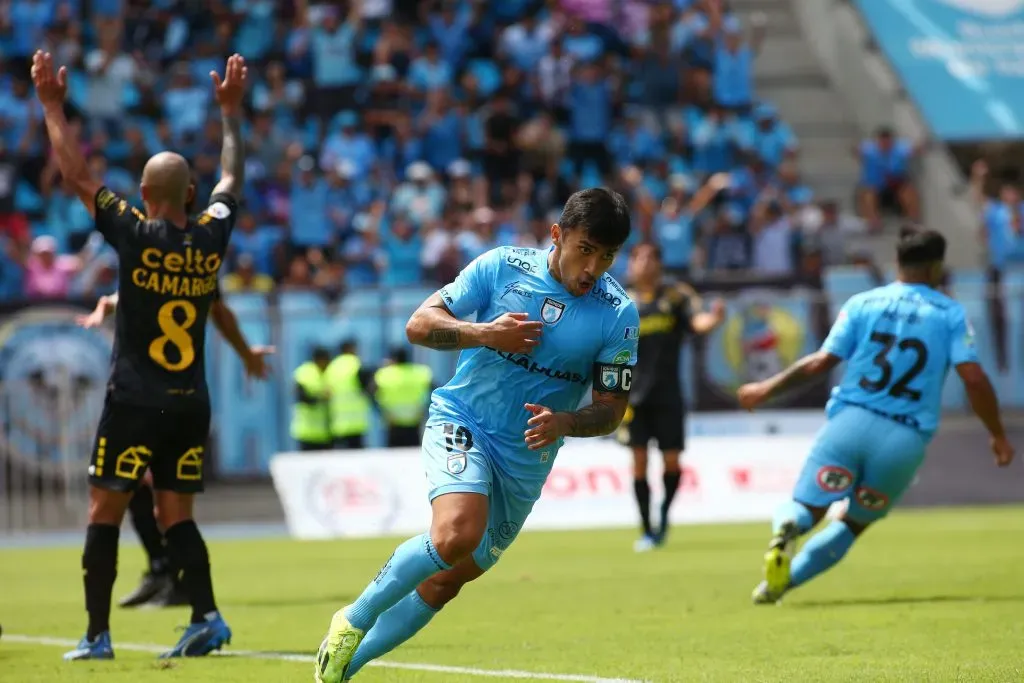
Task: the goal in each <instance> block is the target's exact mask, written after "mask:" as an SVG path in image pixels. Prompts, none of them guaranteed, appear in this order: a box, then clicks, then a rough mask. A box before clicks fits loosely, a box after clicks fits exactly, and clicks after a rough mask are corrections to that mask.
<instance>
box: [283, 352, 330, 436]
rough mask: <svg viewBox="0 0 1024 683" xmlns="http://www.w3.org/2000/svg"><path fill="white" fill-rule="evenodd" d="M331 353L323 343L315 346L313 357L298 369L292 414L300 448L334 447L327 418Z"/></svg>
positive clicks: (295, 373)
mask: <svg viewBox="0 0 1024 683" xmlns="http://www.w3.org/2000/svg"><path fill="white" fill-rule="evenodd" d="M330 362H331V352H330V351H328V350H327V349H325V348H323V347H322V346H318V347H317V348H315V349H313V359H312V360H308V361H306V362H305V363H303V364H302V365H300V366H299V367H297V368H295V372H294V373H293V374H292V379H293V380H294V381H295V410H294V413H293V414H292V430H291V431H292V438H293V439H295V441H296V442H297V443H298V444H299V450H300V451H319V450H324V449H328V448H330V447H331V429H330V420H329V418H328V412H327V408H328V391H327V382H326V381H325V373H324V371H325V370H326V369H327V366H328V364H329V363H330Z"/></svg>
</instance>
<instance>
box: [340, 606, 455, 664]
mask: <svg viewBox="0 0 1024 683" xmlns="http://www.w3.org/2000/svg"><path fill="white" fill-rule="evenodd" d="M438 611H439V610H436V609H434V608H433V607H431V606H430V605H428V604H427V603H425V602H423V598H421V597H420V594H419V593H417V592H416V590H415V589H413V590H412V591H411V592H410V593H409V594H408V595H406V596H405V597H404V598H402V599H401V600H399V601H398V604H397V605H395V606H394V607H392V608H391V609H389V610H388V611H387V612H385V613H384V614H382V615H380V617H379V618H378V619H377V623H376V624H374V625H373V628H371V629H370V632H369V633H367V634H366V637H365V638H363V642H361V643H359V647H358V648H357V649H356V654H355V656H354V657H352V663H351V664H349V667H348V676H349V677H351V676H354V675H355V674H356V672H357V671H359V670H360V669H362V668H363V666H364V665H365V664H366V663H367V662H371V661H373V660H374V659H377V658H378V657H383V656H384V655H386V654H387V653H389V652H391V651H392V650H394V649H395V648H396V647H398V646H399V645H401V644H402V643H404V642H405V641H407V640H409V639H410V638H412V637H413V636H414V635H416V634H417V633H418V632H419V630H420V629H422V628H423V627H424V626H426V625H427V624H428V623H429V622H430V620H431V619H433V618H434V615H435V614H437V613H438Z"/></svg>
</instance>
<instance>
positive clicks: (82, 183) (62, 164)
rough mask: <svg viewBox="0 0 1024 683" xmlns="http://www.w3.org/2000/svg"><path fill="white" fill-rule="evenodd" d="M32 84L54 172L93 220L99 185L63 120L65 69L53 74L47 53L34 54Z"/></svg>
mask: <svg viewBox="0 0 1024 683" xmlns="http://www.w3.org/2000/svg"><path fill="white" fill-rule="evenodd" d="M32 83H33V84H34V85H35V88H36V97H38V98H39V102H40V104H41V105H42V107H43V120H44V121H45V122H46V131H47V133H48V134H49V136H50V146H51V147H52V148H53V155H54V158H56V160H57V168H58V169H60V174H61V176H62V177H63V178H64V182H65V183H67V185H68V186H69V187H70V188H71V189H72V190H73V191H74V193H75V194H76V195H77V196H78V198H79V199H80V200H82V203H83V204H85V208H86V209H88V211H89V215H91V216H93V217H95V216H96V194H97V193H98V192H99V190H100V187H101V186H102V183H101V182H100V180H99V179H97V178H94V177H93V176H92V173H91V172H90V171H89V164H88V162H87V161H86V159H85V156H84V155H83V154H82V148H81V147H80V146H79V141H78V139H77V138H76V137H75V136H74V134H73V133H72V132H71V127H70V126H69V125H68V120H67V117H66V116H64V98H65V96H66V95H67V90H68V81H67V69H66V68H65V67H63V66H62V67H60V69H59V70H57V71H56V72H55V71H54V68H53V57H52V56H51V55H50V53H49V52H43V51H41V50H40V51H37V52H36V53H35V55H33V57H32Z"/></svg>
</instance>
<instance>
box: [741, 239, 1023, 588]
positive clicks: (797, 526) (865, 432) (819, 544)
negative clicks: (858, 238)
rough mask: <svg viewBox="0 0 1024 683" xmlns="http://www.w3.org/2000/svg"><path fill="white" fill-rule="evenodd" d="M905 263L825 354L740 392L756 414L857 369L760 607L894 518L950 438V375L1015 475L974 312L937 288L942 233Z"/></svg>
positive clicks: (856, 300) (786, 526)
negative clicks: (938, 443)
mask: <svg viewBox="0 0 1024 683" xmlns="http://www.w3.org/2000/svg"><path fill="white" fill-rule="evenodd" d="M896 252H897V258H898V261H899V278H898V280H897V281H896V282H894V283H892V284H890V285H887V286H885V287H878V288H876V289H872V290H870V291H867V292H863V293H861V294H858V295H857V296H855V297H853V298H852V299H850V300H849V301H848V302H847V303H846V304H845V305H844V306H843V308H842V310H841V311H840V312H839V316H838V318H837V319H836V322H835V325H833V327H832V331H831V332H830V333H829V335H828V338H827V339H826V340H825V343H824V344H822V347H821V349H820V350H819V351H817V352H816V353H812V354H811V355H809V356H806V357H804V358H802V359H800V360H799V361H797V362H796V363H794V364H793V365H792V366H791V367H789V368H787V369H786V370H783V371H782V372H780V373H779V374H777V375H775V376H774V377H772V378H770V379H767V380H765V381H763V382H755V383H752V384H746V385H744V386H742V387H740V389H739V391H738V396H739V401H740V405H741V406H743V407H744V408H747V409H750V410H753V409H754V408H755V407H757V406H758V405H760V404H762V403H764V402H765V401H767V400H769V399H770V398H772V397H773V396H776V395H777V394H779V393H781V392H783V391H785V390H787V389H790V388H792V387H795V386H798V385H800V384H802V383H805V382H811V381H814V380H815V379H816V378H818V377H819V376H820V375H822V374H825V373H828V372H830V371H831V370H832V369H833V368H834V367H836V366H837V365H838V364H839V363H841V362H843V361H846V362H847V364H846V370H845V372H844V374H843V378H842V381H841V382H840V383H839V386H837V387H835V388H834V389H832V397H831V399H830V400H829V402H828V406H827V407H826V408H825V413H826V416H827V417H828V421H827V422H826V424H825V426H824V427H822V429H821V431H820V432H818V435H817V438H816V439H815V442H814V446H813V447H812V449H811V453H810V456H809V457H808V458H807V461H806V463H805V464H804V468H803V471H802V472H801V473H800V478H799V479H798V481H797V483H796V487H795V489H794V491H793V500H791V501H788V502H787V503H785V504H783V505H782V506H781V507H780V508H779V509H778V510H777V511H776V513H775V518H774V520H773V522H772V530H773V532H774V537H773V538H772V541H771V544H770V545H769V547H768V552H767V553H766V554H765V578H764V581H762V582H761V583H760V584H759V585H758V586H757V587H756V588H755V589H754V594H753V599H754V602H755V603H756V604H773V603H776V602H778V601H779V599H780V598H782V596H783V595H784V594H785V593H787V592H788V591H790V590H792V589H794V588H796V587H797V586H802V585H803V584H805V583H807V582H808V581H810V580H811V579H813V578H814V577H815V576H817V575H818V574H821V573H822V572H824V571H826V570H828V569H829V568H831V567H832V566H833V565H835V564H836V563H837V562H839V560H841V559H842V558H843V556H844V555H845V554H846V552H847V551H848V550H849V549H850V546H852V545H853V542H854V541H855V540H856V539H857V537H858V536H859V535H860V534H861V533H863V532H864V530H865V529H867V527H868V526H869V525H870V524H872V523H873V522H875V521H877V520H879V519H881V518H883V517H885V515H886V514H887V513H888V512H889V510H890V509H892V506H893V505H895V504H896V502H897V501H898V500H899V499H900V497H901V496H902V495H903V493H904V491H906V490H907V487H908V486H909V485H910V482H911V481H912V480H913V478H914V474H915V473H916V472H917V469H918V467H919V466H920V465H921V462H922V461H923V460H924V455H925V449H926V447H927V446H928V442H929V441H930V440H931V438H932V436H933V435H934V434H935V430H936V429H938V426H939V417H940V411H941V405H940V404H941V400H942V386H943V384H944V383H945V381H946V374H947V372H948V371H949V367H950V366H953V367H955V368H956V372H957V374H958V375H960V379H961V380H962V381H963V383H964V386H965V388H966V390H967V395H968V398H969V399H970V402H971V407H972V408H973V409H974V412H975V413H976V414H977V415H978V417H979V418H980V419H981V421H982V422H983V423H984V425H985V427H986V428H987V429H988V431H989V434H990V435H991V447H992V452H993V453H994V454H995V459H996V464H998V465H999V466H1000V467H1005V466H1007V465H1009V464H1010V462H1012V460H1013V447H1012V446H1011V445H1010V443H1009V442H1008V441H1007V439H1006V434H1005V432H1004V431H1003V424H1002V421H1001V420H1000V418H999V403H998V401H997V399H996V395H995V392H994V391H993V389H992V384H991V383H990V382H989V380H988V376H987V375H986V374H985V371H984V370H982V369H981V366H980V365H979V364H978V356H977V353H976V351H975V348H974V331H973V330H972V329H971V326H970V324H969V323H968V322H967V319H966V317H965V315H964V309H963V307H962V306H961V305H960V304H959V303H957V302H956V301H954V300H953V299H951V298H949V297H948V296H946V295H944V294H942V293H941V292H939V291H938V290H937V289H935V287H936V286H937V284H938V283H939V281H940V278H941V277H942V272H943V260H944V258H945V255H946V240H945V238H943V237H942V235H941V234H939V233H938V232H935V231H930V230H927V231H926V230H920V229H917V228H904V229H903V231H902V232H901V234H900V241H899V244H898V245H897V248H896ZM840 500H848V503H849V505H848V507H847V510H846V512H845V513H843V516H842V517H841V518H840V519H837V520H835V521H832V522H831V523H830V524H829V525H828V526H826V527H825V528H824V529H823V530H822V531H820V532H819V533H817V534H815V535H814V536H813V537H812V538H811V539H810V540H808V541H807V543H806V544H805V545H804V547H803V548H802V549H801V550H800V553H799V554H797V555H796V557H795V558H794V557H792V554H793V549H794V546H795V543H796V540H797V539H798V538H799V537H800V536H801V535H803V534H805V533H807V532H808V531H810V530H811V528H812V527H813V526H814V525H815V524H817V523H818V521H820V520H821V518H822V517H823V516H824V515H825V512H826V511H827V510H828V508H829V506H830V505H831V504H832V503H834V502H836V501H840Z"/></svg>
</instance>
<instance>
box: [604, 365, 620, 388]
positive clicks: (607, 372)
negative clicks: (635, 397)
mask: <svg viewBox="0 0 1024 683" xmlns="http://www.w3.org/2000/svg"><path fill="white" fill-rule="evenodd" d="M601 386H603V387H604V388H605V389H615V388H616V387H618V386H619V373H618V372H616V371H615V368H605V369H604V370H603V371H602V372H601Z"/></svg>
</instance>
